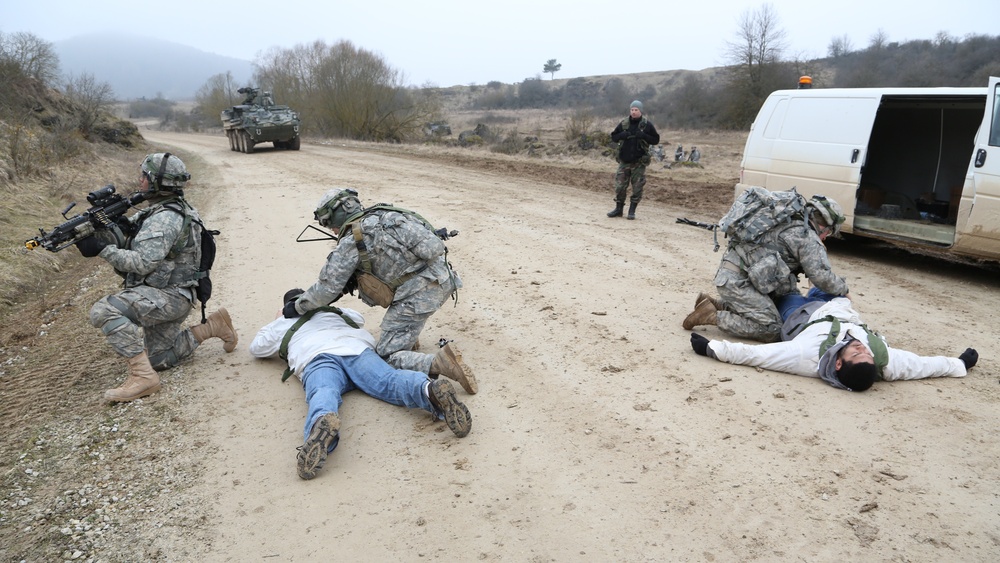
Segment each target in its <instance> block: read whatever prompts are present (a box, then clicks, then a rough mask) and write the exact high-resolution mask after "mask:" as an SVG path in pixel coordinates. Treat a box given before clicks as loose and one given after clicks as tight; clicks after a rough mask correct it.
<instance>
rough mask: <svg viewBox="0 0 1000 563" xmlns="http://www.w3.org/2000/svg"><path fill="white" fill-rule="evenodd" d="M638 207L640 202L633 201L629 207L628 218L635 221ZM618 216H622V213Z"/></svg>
mask: <svg viewBox="0 0 1000 563" xmlns="http://www.w3.org/2000/svg"><path fill="white" fill-rule="evenodd" d="M638 205H639V202H638V201H633V202H632V203H630V204H629V205H628V218H629V219H635V208H636V207H637V206H638ZM618 215H619V216H621V211H619V212H618Z"/></svg>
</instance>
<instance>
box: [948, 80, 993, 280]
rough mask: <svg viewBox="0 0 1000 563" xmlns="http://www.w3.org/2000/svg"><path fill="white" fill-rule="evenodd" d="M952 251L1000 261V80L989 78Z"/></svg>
mask: <svg viewBox="0 0 1000 563" xmlns="http://www.w3.org/2000/svg"><path fill="white" fill-rule="evenodd" d="M953 249H954V250H955V251H958V252H961V253H964V254H969V255H973V256H981V257H992V258H993V259H994V260H996V259H1000V78H997V77H991V78H990V86H989V89H988V90H987V97H986V111H985V112H984V115H983V122H982V125H981V126H980V127H979V131H978V133H977V134H976V145H975V150H974V151H973V154H972V161H971V162H970V163H969V171H968V174H967V175H966V178H965V186H964V188H963V190H962V202H961V205H960V206H959V211H958V221H957V224H956V235H955V245H954V247H953Z"/></svg>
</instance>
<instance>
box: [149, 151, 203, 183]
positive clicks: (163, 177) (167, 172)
mask: <svg viewBox="0 0 1000 563" xmlns="http://www.w3.org/2000/svg"><path fill="white" fill-rule="evenodd" d="M139 170H141V171H142V174H143V175H144V176H145V177H146V178H147V179H148V180H149V191H150V192H158V191H160V190H167V191H175V192H180V191H181V190H180V188H183V187H184V184H185V183H186V182H187V181H188V180H190V179H191V175H190V174H188V171H187V167H186V166H184V161H183V160H181V159H180V158H178V157H176V156H174V155H172V154H170V153H168V152H167V153H162V152H158V153H154V154H149V155H146V158H145V159H144V160H143V161H142V164H141V165H139Z"/></svg>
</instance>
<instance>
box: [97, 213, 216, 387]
mask: <svg viewBox="0 0 1000 563" xmlns="http://www.w3.org/2000/svg"><path fill="white" fill-rule="evenodd" d="M167 202H172V203H170V206H171V207H172V208H174V209H178V210H180V209H181V205H185V204H184V203H183V200H180V199H179V198H170V199H168V200H161V201H159V202H154V203H153V204H152V205H150V206H149V207H148V208H146V209H144V210H142V211H141V212H139V213H138V214H137V215H136V216H135V217H133V218H132V222H133V224H134V225H136V226H138V231H137V232H136V234H135V235H134V236H132V237H129V238H128V240H127V242H126V244H125V248H118V247H117V246H115V245H109V246H107V247H105V248H104V250H102V251H101V253H100V254H99V256H100V257H101V258H104V259H105V260H107V262H108V263H109V264H111V265H112V266H113V267H114V268H115V270H116V271H117V272H118V273H119V274H121V275H123V276H124V277H125V289H124V290H122V291H120V292H118V293H115V294H112V295H109V296H107V297H104V298H102V299H101V300H100V301H98V302H97V303H95V304H94V306H93V307H92V308H91V309H90V322H91V324H93V325H94V326H95V327H97V328H100V329H101V331H102V332H103V333H104V335H105V336H106V337H107V339H108V343H109V344H111V347H112V348H114V349H115V351H116V352H118V353H119V354H121V355H122V356H124V357H126V358H132V357H134V356H137V355H138V354H141V353H142V352H143V350H145V351H146V352H147V354H148V355H149V360H150V364H152V366H153V367H154V368H155V369H157V370H163V369H167V368H170V367H173V366H175V365H177V363H179V362H180V361H181V360H184V359H185V358H187V357H188V356H190V355H191V353H192V352H194V349H195V348H197V347H198V341H197V340H196V339H195V337H194V335H193V334H192V333H191V331H190V330H188V329H187V328H186V327H185V326H184V321H185V319H187V316H188V314H189V313H190V312H191V309H192V308H193V307H194V304H195V301H196V297H195V286H197V285H198V282H197V281H195V277H194V276H195V274H196V272H197V271H198V266H199V262H200V261H201V244H200V241H201V231H200V229H201V227H200V226H199V224H198V223H197V222H196V221H195V220H196V219H198V214H197V211H195V210H194V209H192V208H191V207H189V206H188V207H187V212H188V214H189V215H191V217H192V220H191V221H190V226H189V229H188V230H189V232H188V233H187V237H186V239H184V240H181V242H178V241H179V240H180V239H181V238H182V236H183V234H184V233H182V230H183V227H184V215H183V214H182V213H180V212H178V211H174V210H172V209H168V208H167V207H165V204H166V203H167ZM175 246H177V247H179V248H175Z"/></svg>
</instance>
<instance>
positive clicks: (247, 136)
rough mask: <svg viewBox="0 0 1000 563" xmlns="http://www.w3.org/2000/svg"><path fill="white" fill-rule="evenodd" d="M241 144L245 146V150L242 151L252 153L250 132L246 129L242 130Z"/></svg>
mask: <svg viewBox="0 0 1000 563" xmlns="http://www.w3.org/2000/svg"><path fill="white" fill-rule="evenodd" d="M243 144H244V145H245V146H246V150H245V151H243V152H245V153H247V154H253V139H251V138H250V133H247V132H246V131H244V132H243Z"/></svg>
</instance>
